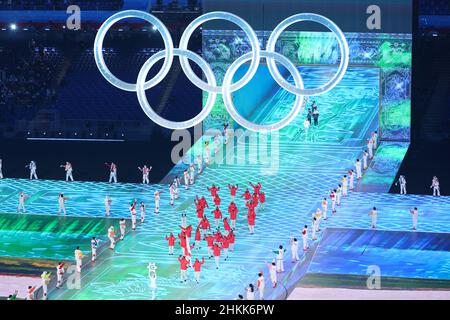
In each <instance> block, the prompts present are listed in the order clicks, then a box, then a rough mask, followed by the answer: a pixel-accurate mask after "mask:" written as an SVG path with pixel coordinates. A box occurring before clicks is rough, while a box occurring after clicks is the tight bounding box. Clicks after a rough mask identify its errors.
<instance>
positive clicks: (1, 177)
mask: <svg viewBox="0 0 450 320" xmlns="http://www.w3.org/2000/svg"><path fill="white" fill-rule="evenodd" d="M2 168H3V161H2V159H0V179H3V171H2Z"/></svg>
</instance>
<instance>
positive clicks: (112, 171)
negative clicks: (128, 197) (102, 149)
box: [105, 162, 117, 183]
mask: <svg viewBox="0 0 450 320" xmlns="http://www.w3.org/2000/svg"><path fill="white" fill-rule="evenodd" d="M105 165H106V166H107V167H108V168H109V183H111V182H114V183H117V166H116V164H115V163H114V162H111V164H109V163H107V162H106V163H105Z"/></svg>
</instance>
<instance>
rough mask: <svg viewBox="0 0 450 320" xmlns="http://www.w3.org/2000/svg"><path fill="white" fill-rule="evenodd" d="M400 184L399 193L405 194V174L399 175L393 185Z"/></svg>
mask: <svg viewBox="0 0 450 320" xmlns="http://www.w3.org/2000/svg"><path fill="white" fill-rule="evenodd" d="M397 184H400V194H406V179H405V176H403V175H400V177H399V178H398V181H397V182H396V183H395V185H397Z"/></svg>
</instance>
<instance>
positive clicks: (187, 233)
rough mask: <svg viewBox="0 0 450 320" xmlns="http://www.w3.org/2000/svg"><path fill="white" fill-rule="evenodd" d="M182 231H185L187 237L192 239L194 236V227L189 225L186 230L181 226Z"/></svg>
mask: <svg viewBox="0 0 450 320" xmlns="http://www.w3.org/2000/svg"><path fill="white" fill-rule="evenodd" d="M180 228H181V231H183V232H184V233H185V234H186V237H188V238H191V234H192V226H191V225H188V226H187V227H186V228H183V226H180Z"/></svg>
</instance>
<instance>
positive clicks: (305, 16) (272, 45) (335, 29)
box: [266, 13, 349, 96]
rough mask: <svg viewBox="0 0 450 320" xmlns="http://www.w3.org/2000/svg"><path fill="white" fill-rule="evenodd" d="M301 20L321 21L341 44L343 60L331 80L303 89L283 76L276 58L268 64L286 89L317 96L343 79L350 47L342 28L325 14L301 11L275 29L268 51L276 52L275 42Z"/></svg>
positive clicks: (269, 60) (295, 92) (271, 71)
mask: <svg viewBox="0 0 450 320" xmlns="http://www.w3.org/2000/svg"><path fill="white" fill-rule="evenodd" d="M300 21H313V22H317V23H320V24H322V25H324V26H325V27H327V28H328V29H330V30H331V32H333V33H334V34H335V36H336V40H337V41H338V44H339V50H340V51H341V61H340V63H339V68H338V70H337V72H336V74H335V75H334V76H333V78H331V80H330V81H328V82H327V83H325V84H324V85H323V86H320V87H318V88H313V89H303V88H299V87H296V86H293V85H291V84H290V83H289V82H287V81H286V80H285V79H284V78H283V76H282V75H281V74H280V72H279V71H278V68H277V66H276V64H275V60H273V59H271V58H268V59H267V66H268V68H269V72H270V74H271V75H272V77H273V78H274V79H275V81H276V82H277V83H278V84H279V85H280V86H281V87H282V88H283V89H285V90H287V91H289V92H290V93H293V94H302V95H305V96H316V95H319V94H323V93H325V92H327V91H330V90H331V89H333V88H334V87H335V86H336V85H337V84H338V83H339V82H340V81H341V79H342V77H343V76H344V74H345V72H346V71H347V67H348V61H349V48H348V44H347V40H346V39H345V36H344V34H343V33H342V31H341V29H339V27H338V26H337V25H336V24H335V23H334V22H333V21H331V20H330V19H328V18H325V17H324V16H321V15H318V14H314V13H299V14H296V15H293V16H290V17H289V18H286V19H285V20H283V21H282V22H281V23H280V24H278V25H277V26H276V27H275V29H274V30H273V31H272V33H271V34H270V37H269V40H268V41H267V46H266V51H268V52H275V44H276V42H277V40H278V38H279V37H280V35H281V33H282V32H283V31H284V30H285V29H286V28H287V27H289V26H290V25H292V24H294V23H296V22H300Z"/></svg>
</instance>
